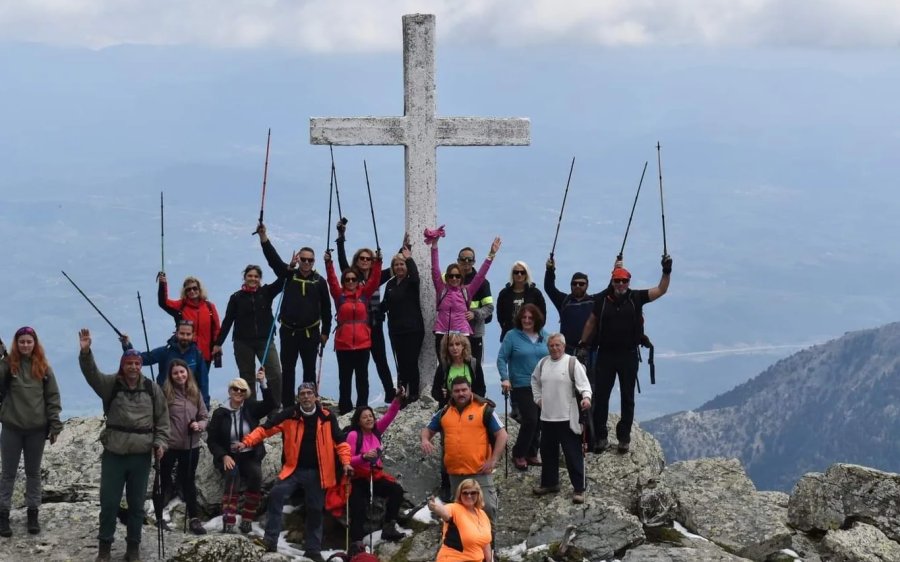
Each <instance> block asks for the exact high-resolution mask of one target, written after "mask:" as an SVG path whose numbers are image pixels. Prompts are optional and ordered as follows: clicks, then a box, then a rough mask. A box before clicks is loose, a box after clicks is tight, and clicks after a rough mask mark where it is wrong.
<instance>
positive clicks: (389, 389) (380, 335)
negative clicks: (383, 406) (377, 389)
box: [364, 320, 394, 403]
mask: <svg viewBox="0 0 900 562" xmlns="http://www.w3.org/2000/svg"><path fill="white" fill-rule="evenodd" d="M371 328H372V329H371V330H370V336H369V337H370V338H371V339H372V349H371V352H372V361H374V362H375V371H376V372H377V373H378V379H379V380H380V381H381V386H382V387H383V388H384V393H385V395H389V396H393V395H394V379H393V378H392V375H391V366H390V365H388V360H387V349H386V348H385V347H384V322H382V321H380V320H378V321H375V322H372V326H371ZM364 403H365V402H364Z"/></svg>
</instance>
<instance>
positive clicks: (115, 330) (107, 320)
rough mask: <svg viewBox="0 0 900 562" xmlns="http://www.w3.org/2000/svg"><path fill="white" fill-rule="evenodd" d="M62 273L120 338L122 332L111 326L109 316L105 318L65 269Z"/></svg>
mask: <svg viewBox="0 0 900 562" xmlns="http://www.w3.org/2000/svg"><path fill="white" fill-rule="evenodd" d="M60 271H62V270H60ZM62 274H63V276H65V278H66V279H68V280H69V283H71V284H72V286H73V287H75V290H76V291H78V292H79V293H81V296H82V297H84V300H86V301H88V304H89V305H91V306H93V307H94V310H96V311H97V313H98V314H99V315H100V317H101V318H103V319H104V320H106V323H107V324H109V327H110V328H112V329H113V332H115V333H116V335H117V336H119V338H122V337H123V335H122V332H120V331H119V330H118V328H116V327H115V326H113V323H112V322H110V321H109V318H107V317H106V315H105V314H103V313H102V312H100V309H99V308H97V305H96V304H94V302H93V301H92V300H91V299H90V298H88V296H87V295H86V294H84V291H82V290H81V288H80V287H79V286H78V285H76V284H75V282H74V281H72V278H71V277H69V276H68V275H66V272H65V271H62Z"/></svg>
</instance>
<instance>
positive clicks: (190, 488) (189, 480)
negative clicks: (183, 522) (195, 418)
mask: <svg viewBox="0 0 900 562" xmlns="http://www.w3.org/2000/svg"><path fill="white" fill-rule="evenodd" d="M199 461H200V447H194V448H193V449H169V450H168V451H166V454H164V455H163V458H162V461H161V463H160V464H161V466H160V469H161V470H162V491H163V497H167V496H168V493H167V492H169V491H170V490H181V495H182V499H183V500H184V503H185V505H186V506H187V515H188V517H197V515H199V513H200V510H199V509H198V508H197V485H196V483H195V476H196V473H197V463H198V462H199ZM173 469H175V482H174V484H173V482H172V470H173Z"/></svg>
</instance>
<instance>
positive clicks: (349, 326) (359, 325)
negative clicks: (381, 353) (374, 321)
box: [325, 259, 381, 351]
mask: <svg viewBox="0 0 900 562" xmlns="http://www.w3.org/2000/svg"><path fill="white" fill-rule="evenodd" d="M372 269H373V271H379V270H381V260H379V259H376V260H375V263H374V264H372ZM325 271H326V272H327V273H328V288H329V289H330V290H331V296H332V298H333V299H334V306H335V315H336V317H337V329H336V330H335V333H334V349H335V350H336V351H354V350H360V349H370V348H371V347H372V331H371V327H370V326H369V299H371V298H372V294H373V293H374V292H375V291H376V290H378V284H379V277H378V275H370V276H369V278H368V279H366V282H365V284H364V285H360V284H359V283H357V285H356V289H354V290H352V291H351V290H349V289H345V288H343V287H342V286H341V282H340V281H339V280H338V278H337V275H336V274H335V272H334V262H333V261H327V262H325Z"/></svg>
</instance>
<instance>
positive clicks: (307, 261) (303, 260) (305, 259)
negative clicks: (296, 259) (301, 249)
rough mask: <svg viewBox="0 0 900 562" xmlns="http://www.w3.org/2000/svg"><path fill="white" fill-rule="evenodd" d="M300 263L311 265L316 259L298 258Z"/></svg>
mask: <svg viewBox="0 0 900 562" xmlns="http://www.w3.org/2000/svg"><path fill="white" fill-rule="evenodd" d="M300 261H301V262H303V263H313V262H315V261H316V258H300Z"/></svg>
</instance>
